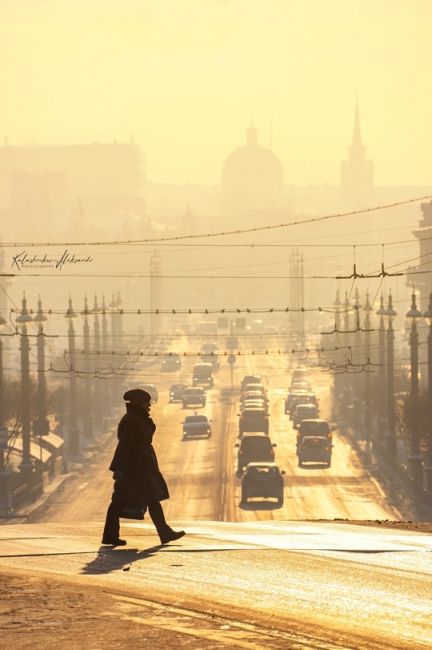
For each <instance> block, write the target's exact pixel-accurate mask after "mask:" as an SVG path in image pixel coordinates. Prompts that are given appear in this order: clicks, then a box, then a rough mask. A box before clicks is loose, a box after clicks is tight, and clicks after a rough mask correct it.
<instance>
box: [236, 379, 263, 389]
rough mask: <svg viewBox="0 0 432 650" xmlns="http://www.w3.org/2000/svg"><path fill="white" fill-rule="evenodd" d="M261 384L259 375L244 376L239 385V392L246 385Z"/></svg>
mask: <svg viewBox="0 0 432 650" xmlns="http://www.w3.org/2000/svg"><path fill="white" fill-rule="evenodd" d="M260 383H261V375H246V376H245V377H243V379H242V381H241V384H240V390H241V391H243V390H244V388H245V386H247V384H260Z"/></svg>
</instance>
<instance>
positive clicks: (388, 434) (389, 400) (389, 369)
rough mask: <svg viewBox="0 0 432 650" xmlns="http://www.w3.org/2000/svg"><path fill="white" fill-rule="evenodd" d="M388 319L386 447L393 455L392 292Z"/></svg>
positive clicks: (394, 452) (394, 440)
mask: <svg viewBox="0 0 432 650" xmlns="http://www.w3.org/2000/svg"><path fill="white" fill-rule="evenodd" d="M385 311H386V313H385V316H386V317H387V318H388V321H387V346H386V347H387V399H386V405H387V428H386V433H385V436H386V439H385V442H386V448H387V450H388V451H389V452H390V453H391V454H392V455H393V456H395V455H396V431H395V409H394V330H393V318H394V317H395V316H396V315H397V314H396V311H395V310H394V308H393V299H392V295H391V293H390V294H389V297H388V304H387V309H386V310H385Z"/></svg>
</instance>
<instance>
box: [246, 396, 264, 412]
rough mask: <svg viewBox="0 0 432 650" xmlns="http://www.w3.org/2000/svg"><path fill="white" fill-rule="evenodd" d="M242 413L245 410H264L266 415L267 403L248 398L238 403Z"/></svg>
mask: <svg viewBox="0 0 432 650" xmlns="http://www.w3.org/2000/svg"><path fill="white" fill-rule="evenodd" d="M240 409H241V410H242V411H244V410H247V409H264V410H265V411H266V412H267V413H268V406H267V402H266V401H265V400H263V399H260V398H252V397H251V398H248V399H245V400H244V401H242V402H241V403H240Z"/></svg>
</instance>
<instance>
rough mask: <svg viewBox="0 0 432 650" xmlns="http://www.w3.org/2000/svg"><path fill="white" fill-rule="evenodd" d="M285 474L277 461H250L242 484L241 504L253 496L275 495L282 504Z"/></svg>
mask: <svg viewBox="0 0 432 650" xmlns="http://www.w3.org/2000/svg"><path fill="white" fill-rule="evenodd" d="M283 474H285V472H283V471H281V470H280V469H279V467H278V466H277V465H276V464H275V463H249V464H248V465H247V466H246V469H245V471H244V474H243V477H242V484H241V505H245V504H246V503H247V500H248V499H250V498H253V497H274V498H275V499H277V502H278V504H279V505H280V506H281V505H282V504H283V499H284V481H283V476H282V475H283Z"/></svg>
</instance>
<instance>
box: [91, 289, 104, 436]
mask: <svg viewBox="0 0 432 650" xmlns="http://www.w3.org/2000/svg"><path fill="white" fill-rule="evenodd" d="M92 311H93V315H94V321H93V327H94V329H93V342H94V346H93V347H94V351H95V363H94V370H95V379H94V408H93V413H94V415H95V417H96V422H97V426H99V427H100V426H101V425H102V422H103V418H104V416H105V415H106V413H104V411H103V405H102V399H103V397H102V385H101V380H100V379H99V378H98V376H97V375H98V374H99V370H100V368H99V362H100V353H101V350H100V348H101V340H100V326H99V305H98V300H97V296H96V294H95V297H94V304H93V309H92Z"/></svg>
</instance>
